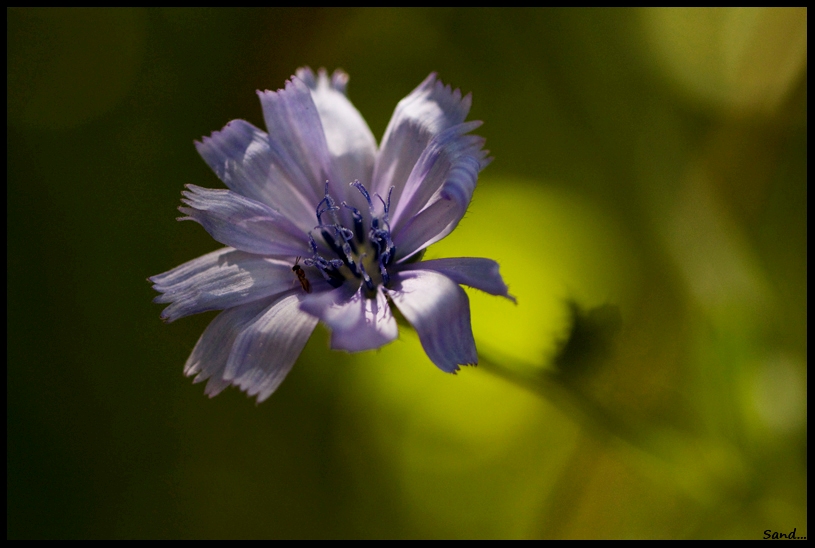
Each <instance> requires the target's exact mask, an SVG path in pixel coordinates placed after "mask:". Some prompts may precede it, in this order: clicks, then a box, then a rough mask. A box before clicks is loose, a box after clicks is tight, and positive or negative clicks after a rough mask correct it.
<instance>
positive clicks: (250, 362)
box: [223, 293, 317, 403]
mask: <svg viewBox="0 0 815 548" xmlns="http://www.w3.org/2000/svg"><path fill="white" fill-rule="evenodd" d="M301 298H302V294H301V293H293V294H288V295H284V296H283V297H281V298H280V299H279V300H277V301H275V303H274V304H272V305H271V306H270V307H268V308H267V309H266V310H265V311H263V312H262V313H261V314H259V315H258V316H257V317H256V318H255V319H254V320H253V321H252V322H251V323H250V324H249V325H248V326H246V327H245V328H244V329H243V331H242V332H241V333H240V335H238V337H237V339H235V344H234V345H233V346H232V351H231V352H230V354H229V359H228V360H227V363H226V369H225V370H224V374H223V378H224V379H225V380H228V381H231V382H232V384H233V385H235V386H238V387H240V389H241V390H244V391H245V392H246V393H247V394H248V395H249V396H257V400H258V403H260V402H262V401H263V400H265V399H266V398H268V397H269V396H271V395H272V392H274V391H275V389H277V387H278V386H279V385H280V383H281V382H283V379H285V378H286V375H287V374H288V373H289V371H291V368H292V366H293V365H294V362H295V361H297V357H298V356H299V355H300V352H302V350H303V347H304V346H305V345H306V342H307V341H308V338H309V337H310V336H311V332H312V331H314V327H315V326H316V325H317V318H315V317H314V316H311V315H310V314H306V313H305V312H301V311H300V307H299V304H300V299H301Z"/></svg>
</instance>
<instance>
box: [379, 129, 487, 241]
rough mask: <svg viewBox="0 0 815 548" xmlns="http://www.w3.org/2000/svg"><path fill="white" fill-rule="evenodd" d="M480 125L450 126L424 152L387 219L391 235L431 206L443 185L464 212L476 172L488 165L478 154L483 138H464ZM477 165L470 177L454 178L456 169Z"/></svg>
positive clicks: (456, 172) (472, 136) (480, 152)
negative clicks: (390, 227) (474, 163)
mask: <svg viewBox="0 0 815 548" xmlns="http://www.w3.org/2000/svg"><path fill="white" fill-rule="evenodd" d="M480 125H481V122H466V123H464V124H459V125H457V126H453V127H451V128H449V129H447V130H445V131H443V132H442V133H440V134H438V135H437V136H435V137H434V138H433V139H432V140H431V141H430V143H429V144H428V145H427V148H425V149H424V151H423V152H422V155H421V156H420V157H419V160H418V161H417V162H416V165H415V166H414V167H413V170H412V171H411V172H410V176H409V177H408V180H407V183H406V184H405V188H404V190H403V191H402V196H401V198H400V200H399V203H398V204H397V206H396V208H395V210H394V212H393V213H392V214H391V216H390V221H391V226H392V227H393V231H394V232H398V231H399V230H401V229H402V228H403V227H404V225H405V224H406V223H407V222H408V221H409V220H410V219H411V218H412V217H413V216H414V215H416V214H417V213H418V212H419V211H421V210H422V209H424V207H425V206H427V204H428V203H429V202H431V201H432V200H433V198H434V196H435V195H436V193H438V192H439V191H440V190H441V189H444V188H445V185H447V189H446V192H447V193H449V194H454V195H455V196H456V197H457V198H459V201H460V202H462V205H463V208H464V209H465V210H466V209H467V206H469V204H470V198H471V197H472V194H473V190H475V184H476V178H477V175H478V171H480V170H481V169H483V168H484V167H486V166H487V164H488V163H489V160H487V159H486V156H487V151H486V150H482V147H483V146H484V138H483V137H479V136H477V135H467V133H469V132H470V131H472V130H474V129H475V128H477V127H478V126H480ZM472 161H475V162H477V164H478V170H477V171H476V172H475V174H474V175H475V176H473V177H468V176H464V177H456V176H455V175H456V174H458V171H457V168H460V166H462V165H469V164H470V163H472Z"/></svg>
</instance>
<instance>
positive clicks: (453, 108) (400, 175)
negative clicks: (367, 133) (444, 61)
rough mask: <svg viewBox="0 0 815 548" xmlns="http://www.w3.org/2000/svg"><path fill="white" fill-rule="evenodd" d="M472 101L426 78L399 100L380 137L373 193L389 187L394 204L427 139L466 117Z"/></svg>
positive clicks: (456, 91) (435, 80) (385, 193)
mask: <svg viewBox="0 0 815 548" xmlns="http://www.w3.org/2000/svg"><path fill="white" fill-rule="evenodd" d="M471 102H472V100H471V97H470V95H469V94H468V95H467V96H465V97H463V98H462V96H461V91H459V90H455V91H453V90H452V89H451V88H450V86H445V85H444V84H442V83H441V81H439V80H437V79H436V74H435V73H433V74H431V75H430V76H428V77H427V78H426V79H425V81H424V82H422V83H421V84H419V87H417V88H416V89H415V90H413V91H412V92H411V93H410V94H409V95H408V96H407V97H405V98H404V99H402V100H401V101H399V104H398V105H396V110H395V111H394V113H393V116H392V117H391V120H390V123H389V124H388V128H387V129H386V130H385V136H384V137H383V138H382V146H381V147H380V151H379V156H378V157H377V160H376V166H375V167H374V178H373V191H374V192H376V193H378V194H379V195H381V196H387V194H388V189H389V188H390V187H391V186H393V187H395V188H394V191H393V197H392V199H393V200H394V202H393V203H398V202H399V200H400V198H401V194H402V190H403V188H404V186H405V183H406V182H407V180H408V176H409V175H410V172H411V171H412V170H413V166H415V165H416V161H417V160H418V159H419V156H421V154H422V152H423V151H424V149H425V148H427V145H428V143H430V140H431V139H432V138H433V137H435V136H436V135H438V134H440V133H441V132H443V131H445V130H446V129H448V128H450V127H453V126H455V125H458V124H460V123H462V122H463V121H464V120H465V119H466V118H467V113H468V112H469V111H470V104H471Z"/></svg>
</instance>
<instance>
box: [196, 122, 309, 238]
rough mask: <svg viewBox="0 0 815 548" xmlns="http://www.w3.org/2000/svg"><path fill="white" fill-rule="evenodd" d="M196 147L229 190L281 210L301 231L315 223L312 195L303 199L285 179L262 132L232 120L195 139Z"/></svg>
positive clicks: (300, 193) (244, 123)
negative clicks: (216, 129) (209, 133)
mask: <svg viewBox="0 0 815 548" xmlns="http://www.w3.org/2000/svg"><path fill="white" fill-rule="evenodd" d="M195 148H196V149H198V153H199V154H200V155H201V157H202V158H203V159H204V161H205V162H206V163H207V165H209V167H210V168H212V170H213V171H214V172H215V174H216V175H218V177H219V178H220V179H221V180H222V181H223V182H224V184H226V186H227V187H229V188H230V189H231V190H234V191H235V192H237V193H238V194H242V195H243V196H246V197H247V198H251V199H253V200H256V201H258V202H261V203H264V204H266V205H268V206H270V207H272V208H273V209H276V210H277V211H280V212H282V213H283V214H285V215H287V216H288V217H289V218H290V219H291V220H292V222H294V223H295V224H296V225H297V226H298V227H299V228H300V229H301V231H303V232H305V231H308V230H309V229H311V228H312V226H313V225H314V220H313V216H314V203H313V201H312V200H313V196H311V195H309V196H308V199H306V197H305V196H304V195H303V194H302V192H301V191H300V190H299V189H298V188H296V187H295V185H293V184H292V182H291V181H290V180H289V179H288V176H287V175H286V174H285V173H284V172H283V170H282V168H281V161H280V159H279V158H278V157H277V156H276V155H275V153H274V152H273V151H272V149H271V148H270V146H269V136H268V135H267V134H266V133H265V132H264V131H261V130H259V129H258V128H256V127H255V126H253V125H252V124H250V123H249V122H246V121H244V120H232V121H231V122H229V123H228V124H227V125H226V126H225V127H224V128H223V129H222V130H221V131H216V132H213V133H212V135H211V136H210V137H204V138H202V139H201V142H196V143H195Z"/></svg>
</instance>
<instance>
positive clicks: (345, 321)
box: [300, 284, 399, 352]
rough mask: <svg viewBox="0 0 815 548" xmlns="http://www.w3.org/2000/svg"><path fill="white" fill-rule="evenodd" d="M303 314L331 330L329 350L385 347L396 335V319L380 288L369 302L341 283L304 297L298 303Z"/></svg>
mask: <svg viewBox="0 0 815 548" xmlns="http://www.w3.org/2000/svg"><path fill="white" fill-rule="evenodd" d="M300 309H301V310H303V311H304V312H308V313H309V314H311V315H313V316H316V317H318V318H319V319H320V320H322V321H323V322H324V323H325V324H326V325H328V327H330V328H331V348H333V349H335V350H347V351H349V352H360V351H362V350H372V349H374V348H379V347H381V346H384V345H386V344H388V343H389V342H391V341H393V340H395V339H396V337H397V336H398V335H399V328H398V327H397V325H396V320H395V319H394V317H393V314H392V313H391V309H390V307H389V306H388V300H387V298H386V297H385V295H384V293H383V292H382V290H381V288H377V292H376V298H375V299H369V298H366V296H365V295H364V293H363V289H362V286H360V287H359V288H358V289H356V290H354V288H353V287H350V286H349V284H345V285H343V286H341V287H338V288H337V289H335V290H333V291H329V292H326V293H323V294H321V295H318V294H313V295H307V296H305V297H304V298H303V301H302V303H301V304H300Z"/></svg>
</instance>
